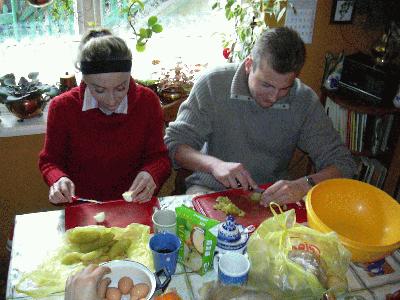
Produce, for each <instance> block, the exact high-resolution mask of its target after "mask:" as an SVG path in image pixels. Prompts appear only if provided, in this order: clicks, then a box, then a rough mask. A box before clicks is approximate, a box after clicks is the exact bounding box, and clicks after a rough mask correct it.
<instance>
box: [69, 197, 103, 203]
mask: <svg viewBox="0 0 400 300" xmlns="http://www.w3.org/2000/svg"><path fill="white" fill-rule="evenodd" d="M76 201H82V202H90V203H96V204H102V203H103V202H101V201H97V200H93V199H85V198H80V197H77V196H72V202H76Z"/></svg>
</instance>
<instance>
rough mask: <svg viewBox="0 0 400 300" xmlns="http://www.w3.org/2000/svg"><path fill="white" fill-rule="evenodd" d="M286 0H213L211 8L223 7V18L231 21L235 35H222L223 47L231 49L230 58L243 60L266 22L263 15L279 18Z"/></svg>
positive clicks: (282, 14) (284, 8)
mask: <svg viewBox="0 0 400 300" xmlns="http://www.w3.org/2000/svg"><path fill="white" fill-rule="evenodd" d="M287 3H288V1H287V0H215V2H214V4H212V9H224V13H225V18H226V19H227V20H228V21H232V25H233V26H234V27H235V36H234V37H233V38H232V37H231V36H228V35H224V37H223V41H222V43H223V47H224V48H226V47H229V48H230V50H231V53H232V54H231V56H230V59H231V60H234V61H236V60H243V59H244V58H246V56H247V55H249V54H250V51H251V49H252V48H253V46H254V43H255V41H256V40H257V38H258V36H259V35H260V34H261V32H263V31H264V30H265V29H266V28H267V26H268V24H265V21H264V17H265V15H270V16H272V17H274V18H275V19H276V20H277V21H279V20H281V19H282V18H283V16H284V14H285V12H286V5H287Z"/></svg>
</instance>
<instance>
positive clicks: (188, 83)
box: [153, 61, 204, 104]
mask: <svg viewBox="0 0 400 300" xmlns="http://www.w3.org/2000/svg"><path fill="white" fill-rule="evenodd" d="M156 62H157V63H159V61H156ZM153 64H155V63H154V62H153ZM202 67H204V66H203V65H200V64H196V65H194V66H188V65H187V64H184V63H183V62H182V61H178V62H177V63H176V64H175V66H174V67H173V68H171V69H166V68H164V67H163V68H161V72H160V73H159V74H158V77H159V79H158V84H157V88H158V95H159V96H160V99H161V102H163V103H164V104H168V103H171V102H174V101H176V100H179V99H182V98H183V97H186V96H187V95H189V93H190V90H191V89H192V86H193V83H194V79H195V76H196V73H198V72H199V71H200V70H201V69H202Z"/></svg>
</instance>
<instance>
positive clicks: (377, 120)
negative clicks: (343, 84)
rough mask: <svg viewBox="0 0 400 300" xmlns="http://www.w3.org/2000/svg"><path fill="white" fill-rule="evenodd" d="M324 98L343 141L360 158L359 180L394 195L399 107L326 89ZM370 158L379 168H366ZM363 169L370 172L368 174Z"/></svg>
mask: <svg viewBox="0 0 400 300" xmlns="http://www.w3.org/2000/svg"><path fill="white" fill-rule="evenodd" d="M321 101H322V103H323V104H324V106H325V111H326V112H327V114H328V115H329V117H330V118H331V120H332V122H333V125H334V127H335V128H336V129H337V130H338V132H339V134H340V136H341V138H342V141H343V142H344V143H345V145H346V146H347V147H348V148H349V149H350V151H351V152H352V154H353V155H354V157H355V158H356V159H357V160H360V165H359V169H358V171H359V176H360V177H359V180H363V181H366V182H369V183H371V184H374V185H377V186H378V187H380V188H382V189H383V190H384V191H386V192H387V193H388V194H390V195H391V196H395V193H396V190H397V189H398V185H399V176H400V139H399V135H400V128H399V127H400V126H399V125H400V110H399V109H396V108H394V107H393V106H387V107H384V106H375V105H372V104H368V103H366V102H364V101H362V100H359V99H357V98H355V97H352V96H350V95H343V94H339V93H335V92H331V91H327V90H325V89H323V90H322V93H321ZM368 161H372V162H374V163H376V164H378V165H379V171H378V169H375V170H374V167H372V168H371V169H372V170H373V171H371V170H369V171H368V170H367V169H368V167H366V168H364V169H363V164H364V163H365V164H368ZM381 165H382V166H381ZM362 172H370V173H369V175H368V176H367V175H366V174H365V173H362ZM374 172H375V173H374ZM376 172H381V173H378V174H377V173H376ZM360 173H362V174H360ZM372 176H375V179H374V177H372ZM379 177H382V178H381V179H380V178H379ZM371 178H372V179H371ZM374 180H375V181H374Z"/></svg>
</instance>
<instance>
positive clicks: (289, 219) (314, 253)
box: [247, 205, 351, 299]
mask: <svg viewBox="0 0 400 300" xmlns="http://www.w3.org/2000/svg"><path fill="white" fill-rule="evenodd" d="M270 207H271V210H272V212H273V214H274V216H273V217H272V218H269V219H267V220H265V221H264V222H263V223H261V225H260V226H259V227H258V228H257V230H256V231H255V232H254V233H253V234H252V235H251V237H250V239H249V243H248V247H247V251H248V255H249V259H250V261H251V268H250V273H249V283H248V284H249V285H251V286H253V287H255V288H257V289H258V290H262V291H265V292H268V293H269V294H270V295H272V296H273V297H274V298H277V299H321V298H322V295H323V294H324V293H325V292H329V293H334V294H341V293H343V292H345V291H346V290H347V278H346V272H347V270H348V268H349V264H350V258H351V254H350V252H349V251H348V250H347V249H346V248H344V247H343V246H342V244H341V243H340V241H339V239H338V237H337V235H336V233H334V232H331V233H328V234H326V233H320V232H318V231H316V230H313V229H311V228H309V227H306V226H303V225H300V224H297V223H296V215H295V211H294V210H293V209H291V210H289V211H286V212H283V213H282V212H281V214H277V213H276V212H275V211H274V209H273V207H272V205H271V206H270Z"/></svg>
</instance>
